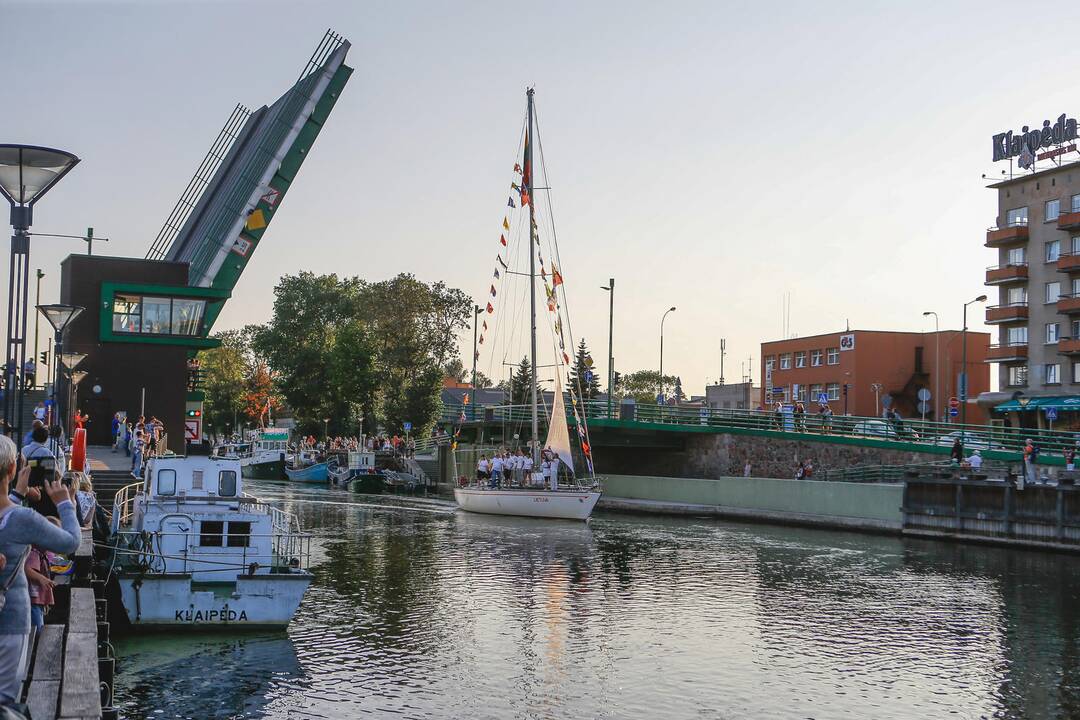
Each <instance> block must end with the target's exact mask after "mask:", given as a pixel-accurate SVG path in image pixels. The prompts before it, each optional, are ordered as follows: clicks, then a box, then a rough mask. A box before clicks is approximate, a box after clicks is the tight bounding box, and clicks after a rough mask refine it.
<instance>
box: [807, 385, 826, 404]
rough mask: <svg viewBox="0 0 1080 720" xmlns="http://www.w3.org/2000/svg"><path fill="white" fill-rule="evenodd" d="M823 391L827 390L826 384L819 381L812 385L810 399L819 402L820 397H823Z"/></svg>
mask: <svg viewBox="0 0 1080 720" xmlns="http://www.w3.org/2000/svg"><path fill="white" fill-rule="evenodd" d="M823 392H825V385H824V384H822V383H817V384H815V385H811V386H810V400H811V401H813V402H817V401H818V398H820V397H821V394H822V393H823Z"/></svg>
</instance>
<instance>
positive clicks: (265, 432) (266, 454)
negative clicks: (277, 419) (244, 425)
mask: <svg viewBox="0 0 1080 720" xmlns="http://www.w3.org/2000/svg"><path fill="white" fill-rule="evenodd" d="M248 440H249V443H248V444H249V447H250V448H251V449H250V451H249V454H248V456H247V457H246V458H241V460H240V466H241V468H242V470H243V475H244V477H246V478H251V479H253V480H282V479H284V478H285V477H286V475H285V452H286V451H287V450H288V447H289V431H288V429H287V428H259V429H258V430H253V431H252V432H251V434H250V436H249V438H248Z"/></svg>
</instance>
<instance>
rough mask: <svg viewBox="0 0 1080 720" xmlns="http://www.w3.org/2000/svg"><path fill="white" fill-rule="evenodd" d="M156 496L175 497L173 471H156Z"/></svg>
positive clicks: (174, 475)
mask: <svg viewBox="0 0 1080 720" xmlns="http://www.w3.org/2000/svg"><path fill="white" fill-rule="evenodd" d="M157 494H158V495H175V494H176V471H175V470H158V474H157Z"/></svg>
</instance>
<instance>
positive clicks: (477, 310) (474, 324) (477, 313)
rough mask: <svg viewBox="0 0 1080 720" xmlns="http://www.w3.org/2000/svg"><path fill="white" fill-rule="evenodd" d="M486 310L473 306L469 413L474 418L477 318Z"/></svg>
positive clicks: (477, 356) (477, 351)
mask: <svg viewBox="0 0 1080 720" xmlns="http://www.w3.org/2000/svg"><path fill="white" fill-rule="evenodd" d="M482 312H484V311H483V310H482V309H481V308H480V306H479V305H476V306H474V308H473V321H472V403H470V404H471V407H470V409H469V413H470V414H471V415H472V419H473V420H475V419H476V361H477V360H478V359H479V358H480V350H479V347H480V346H479V345H477V344H476V336H477V332H476V328H477V322H476V321H477V320H479V319H480V313H482Z"/></svg>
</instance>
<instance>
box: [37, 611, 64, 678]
mask: <svg viewBox="0 0 1080 720" xmlns="http://www.w3.org/2000/svg"><path fill="white" fill-rule="evenodd" d="M63 652H64V626H63V625H46V626H44V627H43V628H41V629H40V630H38V637H37V650H35V651H34V664H33V665H32V666H31V668H30V677H31V678H33V679H34V680H57V681H59V680H60V678H61V677H62V673H61V671H62V669H63V664H62V662H61V661H62V660H63Z"/></svg>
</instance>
